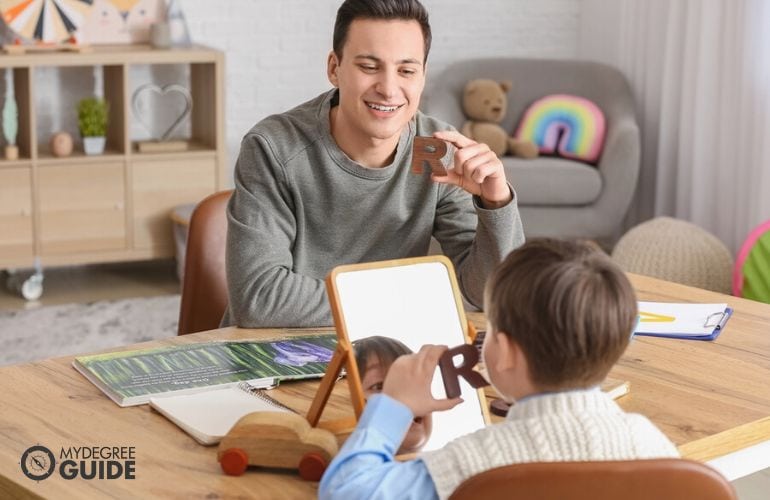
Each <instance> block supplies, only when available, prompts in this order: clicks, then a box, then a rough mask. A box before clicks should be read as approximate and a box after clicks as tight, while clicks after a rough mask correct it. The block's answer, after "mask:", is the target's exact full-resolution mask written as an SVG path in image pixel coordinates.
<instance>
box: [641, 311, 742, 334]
mask: <svg viewBox="0 0 770 500" xmlns="http://www.w3.org/2000/svg"><path fill="white" fill-rule="evenodd" d="M732 314H733V309H732V308H731V307H729V306H727V304H686V303H667V302H639V321H638V322H637V326H636V328H635V330H634V335H642V336H649V337H665V338H673V339H686V340H714V339H716V338H717V337H718V336H719V334H720V333H722V330H724V328H725V325H726V324H727V321H728V320H729V319H730V317H731V316H732Z"/></svg>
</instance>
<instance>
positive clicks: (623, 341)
mask: <svg viewBox="0 0 770 500" xmlns="http://www.w3.org/2000/svg"><path fill="white" fill-rule="evenodd" d="M485 304H486V314H487V319H488V320H489V323H490V325H491V326H492V328H493V329H494V331H502V332H505V334H507V335H508V336H509V337H510V338H511V339H513V340H515V341H516V342H517V343H518V344H519V345H520V346H521V349H522V350H523V352H524V354H525V356H526V358H527V361H528V364H529V369H530V376H531V377H532V382H533V383H534V384H536V385H538V386H539V387H541V388H543V389H566V388H574V387H587V386H590V385H595V384H598V383H599V382H601V381H602V380H603V379H604V377H605V376H606V375H607V372H609V371H610V368H612V366H613V365H614V364H615V362H616V361H617V360H618V359H619V358H620V356H621V355H622V354H623V351H625V349H626V347H627V346H628V342H629V340H630V337H631V331H632V329H633V328H634V325H635V324H636V318H637V302H636V295H635V293H634V289H633V287H632V286H631V283H630V282H629V281H628V278H626V276H625V274H623V271H621V270H620V268H618V267H617V266H616V265H615V264H614V263H613V262H612V261H611V260H610V258H609V257H608V256H607V255H606V254H605V253H604V252H602V251H600V250H598V249H597V247H596V245H592V244H591V243H589V242H584V241H565V240H557V239H551V238H540V239H534V240H531V241H528V242H527V243H525V244H524V245H523V246H521V247H519V248H518V249H516V250H514V251H513V252H511V254H510V255H508V257H507V258H506V259H505V260H504V261H503V262H502V263H501V264H500V266H498V268H497V269H496V270H495V272H494V273H493V274H492V276H491V277H490V279H489V281H488V282H487V287H486V290H485ZM490 334H491V332H490Z"/></svg>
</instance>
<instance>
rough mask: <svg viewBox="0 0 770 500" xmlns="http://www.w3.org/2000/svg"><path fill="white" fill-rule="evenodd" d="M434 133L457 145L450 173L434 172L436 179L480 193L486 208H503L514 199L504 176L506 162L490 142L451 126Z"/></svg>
mask: <svg viewBox="0 0 770 500" xmlns="http://www.w3.org/2000/svg"><path fill="white" fill-rule="evenodd" d="M433 137H436V138H437V139H441V140H443V141H447V142H450V143H452V144H454V145H455V147H456V148H457V150H456V151H455V154H454V168H453V169H449V170H448V171H447V175H442V176H437V175H435V174H434V175H431V179H433V181H435V182H440V183H442V184H454V185H455V186H460V187H461V188H462V189H464V190H466V191H467V192H469V193H470V194H473V195H477V196H480V197H481V201H482V205H483V206H484V208H487V209H495V208H500V207H502V206H505V205H507V204H508V203H509V202H510V201H511V199H513V195H512V194H511V190H510V188H509V187H508V183H507V182H506V179H505V170H503V163H502V162H501V161H500V158H498V157H497V155H496V154H495V153H494V152H493V151H491V150H490V149H489V146H487V145H486V144H484V143H480V142H476V141H474V140H472V139H469V138H467V137H465V136H464V135H462V134H461V133H459V132H455V131H452V130H445V131H441V132H435V133H434V134H433Z"/></svg>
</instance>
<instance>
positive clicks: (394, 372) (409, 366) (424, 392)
mask: <svg viewBox="0 0 770 500" xmlns="http://www.w3.org/2000/svg"><path fill="white" fill-rule="evenodd" d="M446 350H447V347H446V346H439V345H429V344H426V345H424V346H422V348H421V349H420V351H419V352H417V353H416V354H408V355H405V356H401V357H399V358H398V359H396V360H395V361H394V362H393V364H392V365H390V369H389V370H388V374H387V375H386V377H385V382H384V383H383V387H382V392H383V394H387V395H388V396H390V397H391V398H393V399H395V400H396V401H399V402H401V403H403V404H405V405H406V406H407V407H409V409H410V410H412V414H413V415H414V416H416V417H424V416H425V415H428V414H430V413H432V412H434V411H445V410H451V409H452V408H454V407H455V406H457V405H458V404H460V403H462V401H463V400H462V398H454V399H435V398H434V397H433V395H432V394H431V392H430V386H431V381H432V380H433V374H434V373H435V371H436V366H438V360H439V358H440V357H441V355H442V354H443V353H444V351H446Z"/></svg>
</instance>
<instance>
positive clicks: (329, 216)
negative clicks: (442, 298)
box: [222, 90, 524, 328]
mask: <svg viewBox="0 0 770 500" xmlns="http://www.w3.org/2000/svg"><path fill="white" fill-rule="evenodd" d="M336 98H337V91H336V90H331V91H329V92H327V93H324V94H322V95H320V96H318V97H316V98H315V99H313V100H311V101H308V102H306V103H304V104H301V105H300V106H298V107H296V108H294V109H292V110H290V111H287V112H286V113H282V114H279V115H273V116H270V117H268V118H265V119H264V120H262V121H261V122H260V123H258V124H257V125H255V126H254V127H253V128H252V129H251V130H250V131H249V132H248V134H246V136H245V137H244V139H243V142H242V144H241V152H240V155H239V157H238V161H237V163H236V166H235V193H234V194H233V197H232V198H231V200H230V204H229V206H228V208H227V218H228V233H227V282H228V292H229V299H230V303H229V305H228V308H227V311H226V312H225V316H224V318H223V319H222V325H223V326H226V325H238V326H241V327H252V328H254V327H274V326H285V327H306V326H328V325H332V324H333V323H332V318H331V313H330V310H329V303H328V300H327V297H326V290H325V286H324V281H323V280H324V278H325V277H326V275H327V274H328V273H329V272H330V271H331V270H332V268H334V267H335V266H338V265H342V264H353V263H360V262H372V261H378V260H388V259H397V258H405V257H416V256H422V255H426V254H427V252H428V247H429V245H430V237H431V235H433V236H434V237H435V238H436V240H438V242H439V243H440V244H441V248H442V251H443V252H444V254H446V255H447V256H448V257H449V258H450V259H451V260H452V262H453V264H454V266H455V268H456V272H457V278H458V282H459V284H460V288H461V291H462V292H463V294H464V296H465V298H466V300H468V301H469V302H470V303H472V304H474V305H476V306H481V305H482V301H483V290H484V283H485V281H486V278H487V276H488V275H489V273H490V272H491V271H492V270H493V269H494V267H495V266H496V265H497V264H498V263H499V262H500V261H501V260H502V259H503V258H504V257H505V256H506V255H507V254H508V253H509V252H510V251H511V250H513V249H514V248H515V247H517V246H519V245H521V244H522V243H523V242H524V233H523V230H522V227H521V220H520V218H519V211H518V208H517V206H516V199H515V196H514V199H513V201H511V202H510V203H509V204H508V205H506V206H504V207H502V208H498V209H496V210H485V209H483V208H481V206H480V200H479V199H478V198H476V199H474V197H472V196H471V195H470V194H468V193H467V192H465V191H463V190H462V189H460V188H458V187H456V186H449V185H445V184H437V183H434V182H432V181H431V179H430V173H429V172H425V173H424V174H422V175H418V174H414V173H412V172H411V159H412V152H411V151H412V142H413V139H414V137H415V135H420V136H429V135H432V134H433V132H434V131H437V130H447V129H450V128H451V127H450V126H449V125H446V124H445V123H442V122H440V121H439V120H436V119H433V118H430V117H428V116H425V115H423V114H422V113H419V112H418V113H417V115H416V116H415V118H414V119H413V120H412V121H411V122H410V123H409V126H408V127H405V129H404V131H403V132H402V134H401V137H400V139H399V143H398V147H397V150H396V154H395V158H394V159H393V162H392V163H391V164H390V165H387V166H385V167H382V168H366V167H363V166H362V165H360V164H358V163H356V162H354V161H353V160H351V159H350V158H348V156H347V155H346V154H345V153H344V152H343V151H342V150H340V149H339V147H337V144H336V142H335V141H334V138H333V137H332V135H331V128H330V124H329V110H330V108H331V106H333V105H336Z"/></svg>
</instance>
